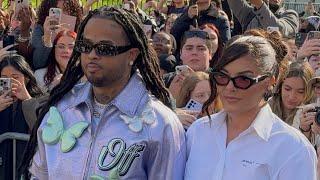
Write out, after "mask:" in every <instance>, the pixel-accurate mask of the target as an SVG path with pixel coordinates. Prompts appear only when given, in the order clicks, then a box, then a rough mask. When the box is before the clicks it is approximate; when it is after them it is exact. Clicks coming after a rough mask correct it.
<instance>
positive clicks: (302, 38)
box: [295, 33, 308, 47]
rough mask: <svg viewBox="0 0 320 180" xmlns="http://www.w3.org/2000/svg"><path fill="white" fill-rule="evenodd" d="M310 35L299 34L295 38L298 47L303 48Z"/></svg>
mask: <svg viewBox="0 0 320 180" xmlns="http://www.w3.org/2000/svg"><path fill="white" fill-rule="evenodd" d="M307 36H308V33H297V34H296V36H295V44H296V46H297V47H301V46H302V45H303V43H304V41H305V40H306V38H307Z"/></svg>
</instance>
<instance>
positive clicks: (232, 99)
mask: <svg viewBox="0 0 320 180" xmlns="http://www.w3.org/2000/svg"><path fill="white" fill-rule="evenodd" d="M223 98H224V99H225V100H226V101H227V102H229V103H235V102H238V101H240V100H241V99H240V98H237V97H232V96H223Z"/></svg>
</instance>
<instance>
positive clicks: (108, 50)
mask: <svg viewBox="0 0 320 180" xmlns="http://www.w3.org/2000/svg"><path fill="white" fill-rule="evenodd" d="M74 48H75V50H76V51H77V52H79V53H85V54H89V53H90V52H91V51H92V49H94V50H95V52H96V54H97V55H99V56H117V55H119V54H122V53H124V52H126V51H128V50H129V49H131V48H132V46H131V45H128V46H113V45H111V44H110V43H107V42H103V41H101V42H98V43H97V44H93V43H91V42H88V41H84V40H80V41H77V42H76V44H75V47H74Z"/></svg>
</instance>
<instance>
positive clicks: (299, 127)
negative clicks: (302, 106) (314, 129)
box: [299, 126, 311, 133]
mask: <svg viewBox="0 0 320 180" xmlns="http://www.w3.org/2000/svg"><path fill="white" fill-rule="evenodd" d="M299 129H300V131H301V132H304V133H306V132H309V131H310V130H311V126H310V127H309V129H308V130H307V131H306V130H303V129H302V128H301V127H300V126H299Z"/></svg>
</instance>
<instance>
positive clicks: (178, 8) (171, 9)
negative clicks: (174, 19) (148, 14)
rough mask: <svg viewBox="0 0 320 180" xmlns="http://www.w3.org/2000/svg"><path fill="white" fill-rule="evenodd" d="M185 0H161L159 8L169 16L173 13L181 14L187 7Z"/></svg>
mask: <svg viewBox="0 0 320 180" xmlns="http://www.w3.org/2000/svg"><path fill="white" fill-rule="evenodd" d="M185 2H186V1H185V0H172V1H171V3H169V2H168V1H167V0H160V1H159V3H158V10H159V11H160V12H162V13H164V14H167V15H168V16H169V15H171V14H176V15H177V16H180V15H181V14H182V13H184V11H186V9H187V5H186V4H185Z"/></svg>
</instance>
